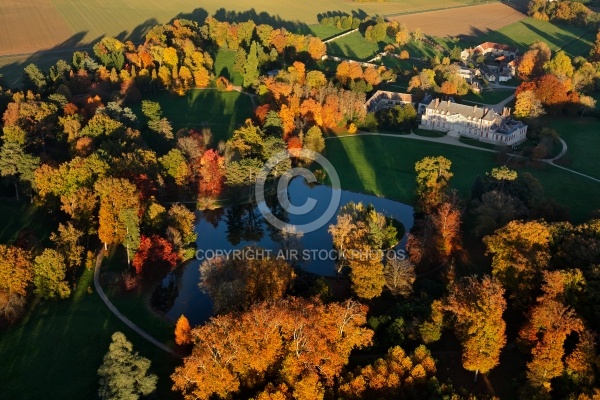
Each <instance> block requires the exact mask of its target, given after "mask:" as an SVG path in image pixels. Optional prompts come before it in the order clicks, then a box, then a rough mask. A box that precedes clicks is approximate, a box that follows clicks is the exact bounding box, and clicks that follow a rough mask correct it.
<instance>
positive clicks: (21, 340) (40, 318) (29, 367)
mask: <svg viewBox="0 0 600 400" xmlns="http://www.w3.org/2000/svg"><path fill="white" fill-rule="evenodd" d="M88 288H93V272H92V271H87V270H86V271H85V272H84V274H83V275H82V276H81V278H80V280H79V282H78V285H77V291H76V292H75V293H74V294H73V295H72V296H71V298H69V299H67V300H63V301H48V302H47V303H44V304H37V306H36V307H35V308H34V309H33V311H32V312H31V313H30V314H29V315H27V316H26V317H25V318H24V320H23V321H21V322H20V323H19V324H18V325H16V326H14V327H12V328H10V329H8V330H6V331H3V332H1V333H0V359H2V368H0V387H1V388H2V389H1V392H2V393H1V396H0V397H2V398H6V399H22V400H26V399H49V400H51V399H57V400H62V399H92V398H96V393H97V390H98V377H97V372H96V371H97V370H98V367H99V366H100V365H101V363H102V358H103V356H104V354H105V353H106V351H107V350H108V345H109V343H110V337H111V335H112V334H113V333H114V332H116V331H121V332H123V333H124V334H125V335H126V336H127V338H128V339H129V341H131V342H132V343H133V346H134V349H135V350H136V351H138V352H139V353H140V355H142V356H144V357H147V358H149V359H150V360H151V361H152V367H151V369H152V372H154V373H156V374H157V375H158V376H159V383H158V385H159V387H158V392H157V396H158V397H157V398H161V399H171V398H174V395H173V393H172V392H171V381H170V378H169V375H170V374H171V373H172V372H173V370H174V368H175V366H176V365H177V364H178V363H179V360H177V359H175V358H174V357H173V356H171V355H169V354H168V353H165V352H164V351H163V350H160V349H158V348H156V347H154V346H153V345H151V344H150V343H148V342H146V340H144V339H143V338H141V337H140V336H138V335H137V334H135V333H134V332H133V331H131V330H129V328H127V327H126V326H125V325H124V324H123V323H121V321H119V320H118V319H117V318H116V317H115V316H114V315H112V314H111V312H110V311H109V310H108V308H107V307H106V306H105V304H104V303H103V302H102V300H101V299H100V297H98V295H97V294H96V293H95V292H94V291H93V290H92V291H91V293H90V292H88ZM25 349H26V351H25Z"/></svg>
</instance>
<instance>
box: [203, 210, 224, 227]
mask: <svg viewBox="0 0 600 400" xmlns="http://www.w3.org/2000/svg"><path fill="white" fill-rule="evenodd" d="M224 214H225V209H224V208H216V209H214V210H203V211H202V218H204V219H205V220H206V221H207V222H208V223H209V224H211V225H212V226H213V228H216V227H217V226H219V222H221V218H222V217H223V215H224Z"/></svg>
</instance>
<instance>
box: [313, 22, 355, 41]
mask: <svg viewBox="0 0 600 400" xmlns="http://www.w3.org/2000/svg"><path fill="white" fill-rule="evenodd" d="M308 28H309V29H310V33H311V34H313V35H314V36H316V37H318V38H321V39H328V38H330V37H332V36H335V35H339V34H341V33H344V32H346V31H345V30H344V29H338V28H337V27H335V26H325V25H321V24H314V25H310V26H309V27H308Z"/></svg>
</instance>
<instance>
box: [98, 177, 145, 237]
mask: <svg viewBox="0 0 600 400" xmlns="http://www.w3.org/2000/svg"><path fill="white" fill-rule="evenodd" d="M94 188H95V189H96V192H98V195H99V197H100V211H99V213H98V219H99V228H98V237H99V238H100V240H101V241H102V243H104V247H105V248H107V246H108V245H109V244H121V243H125V239H126V236H127V235H128V231H127V229H128V226H129V224H125V221H124V217H125V214H123V213H124V212H126V210H133V212H134V215H137V214H135V213H137V212H138V210H139V197H138V195H137V189H136V187H135V185H134V184H132V183H131V182H130V181H128V180H127V179H122V178H102V179H101V180H99V181H98V182H96V184H95V185H94ZM132 224H134V222H132ZM132 226H133V225H132Z"/></svg>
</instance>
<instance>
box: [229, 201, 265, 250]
mask: <svg viewBox="0 0 600 400" xmlns="http://www.w3.org/2000/svg"><path fill="white" fill-rule="evenodd" d="M225 223H226V224H227V231H226V237H227V241H228V242H229V243H231V244H232V245H233V246H237V245H238V244H239V243H240V242H241V241H242V240H243V241H246V242H258V241H260V240H261V239H262V238H263V236H264V234H265V233H264V228H263V223H264V218H263V217H262V215H261V213H260V211H258V209H257V208H256V207H255V205H254V204H244V205H240V206H233V207H229V208H228V209H227V211H226V212H225Z"/></svg>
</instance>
